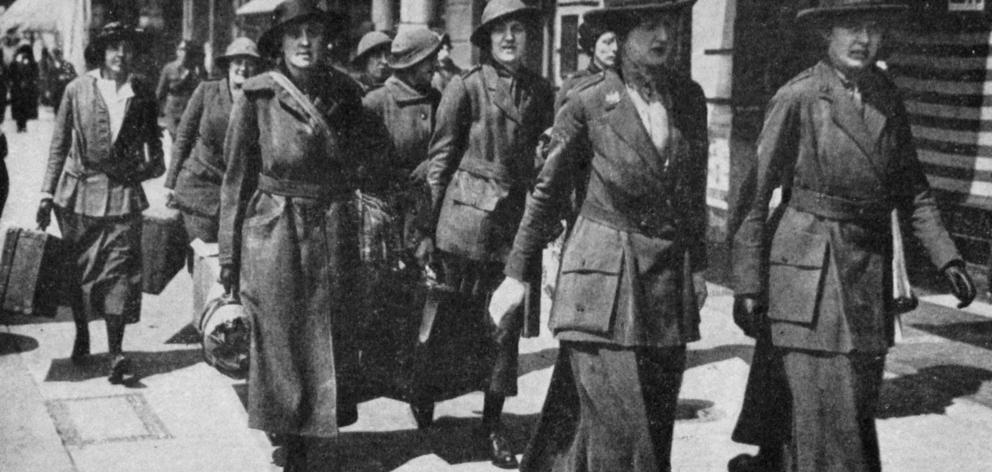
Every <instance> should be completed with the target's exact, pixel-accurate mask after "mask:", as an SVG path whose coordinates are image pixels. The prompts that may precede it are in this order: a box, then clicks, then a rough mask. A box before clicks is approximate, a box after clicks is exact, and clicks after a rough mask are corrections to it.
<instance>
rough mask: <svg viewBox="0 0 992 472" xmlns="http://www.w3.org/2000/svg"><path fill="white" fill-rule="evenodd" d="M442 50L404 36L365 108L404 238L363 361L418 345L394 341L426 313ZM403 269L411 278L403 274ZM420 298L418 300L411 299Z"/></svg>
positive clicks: (422, 407)
mask: <svg viewBox="0 0 992 472" xmlns="http://www.w3.org/2000/svg"><path fill="white" fill-rule="evenodd" d="M440 48H441V39H440V38H439V37H438V35H436V34H434V32H432V31H431V30H429V29H427V28H409V29H405V30H403V31H401V32H400V34H399V35H397V36H396V38H395V39H394V40H393V43H392V49H391V51H390V57H389V67H390V69H392V71H393V75H392V76H391V77H389V79H387V80H386V83H385V85H384V86H383V87H381V88H378V89H376V90H373V91H371V92H369V93H368V94H367V95H365V98H364V99H363V103H364V104H365V106H366V107H367V108H369V109H370V110H371V111H372V112H373V113H374V114H375V115H376V116H378V117H379V118H380V119H381V120H382V122H383V125H384V126H385V128H386V129H387V130H388V132H389V135H390V137H391V138H392V148H391V151H392V152H391V154H390V158H389V161H388V167H389V171H388V175H389V176H390V178H391V182H389V184H388V187H389V191H388V192H387V194H386V195H383V198H384V199H385V200H386V201H387V202H388V204H389V207H390V209H391V210H392V213H394V214H396V215H398V221H397V223H394V224H393V226H394V228H390V231H389V232H390V233H398V234H397V235H396V236H395V237H392V234H390V236H391V237H388V238H387V239H388V243H387V244H389V245H390V246H393V245H396V243H394V242H393V241H398V245H396V246H397V247H391V248H390V250H391V252H393V253H395V254H393V255H391V257H390V258H389V259H388V260H387V262H388V263H389V264H390V265H389V266H388V267H386V269H388V270H385V271H383V272H385V273H384V274H377V275H376V276H375V277H371V278H372V279H374V280H376V281H380V282H379V283H377V284H374V285H373V286H372V287H371V289H372V293H373V294H374V295H375V297H376V299H377V300H380V301H381V302H382V303H381V304H379V305H380V309H379V310H376V311H375V316H376V320H374V321H377V322H378V323H376V325H375V329H374V330H373V331H372V334H373V335H374V336H376V338H375V339H376V340H377V342H376V343H374V345H372V346H370V349H372V350H374V351H375V352H376V354H379V356H376V355H370V356H365V355H364V354H363V359H365V358H371V359H376V360H373V362H379V363H381V364H390V363H393V362H395V361H399V360H400V359H396V358H397V357H398V356H397V352H396V351H397V350H396V349H394V348H395V346H403V345H409V341H411V340H412V338H405V339H403V338H396V336H402V335H403V334H404V332H403V331H402V328H403V327H404V326H402V323H400V322H399V320H402V319H404V318H408V315H409V310H410V308H411V307H410V305H411V304H413V303H416V301H417V300H419V302H420V305H421V306H423V299H422V298H420V297H418V296H416V295H422V292H420V289H419V288H418V287H419V282H420V277H419V275H420V274H421V273H422V272H421V271H418V270H416V268H417V267H418V266H420V267H423V266H424V265H425V264H426V262H427V261H426V260H424V256H425V254H424V253H423V251H422V250H419V251H418V249H421V248H420V245H421V244H422V242H423V241H424V238H425V236H426V235H425V234H424V232H423V228H424V227H425V221H426V220H427V218H428V217H429V216H428V215H429V214H430V203H429V190H428V188H427V165H428V164H429V161H428V159H427V150H428V147H429V145H430V139H431V134H432V133H433V132H434V124H435V121H436V116H435V114H436V112H437V106H438V102H440V101H441V93H440V92H438V91H437V90H435V89H434V88H432V87H431V78H432V76H433V73H434V69H435V68H436V65H437V58H436V55H437V53H438V50H440ZM417 256H420V258H419V259H418V257H417ZM398 264H399V265H400V266H401V267H409V268H411V269H413V270H397V269H396V268H397V265H398ZM415 291H416V292H420V293H418V294H412V293H411V292H415ZM418 308H419V307H418ZM397 311H399V312H397ZM381 331H388V332H386V333H383V332H381ZM390 335H393V336H394V337H393V338H392V341H393V342H392V343H383V342H382V340H383V339H384V338H386V337H387V336H390ZM400 355H402V353H401V354H400ZM391 358H392V359H391ZM420 394H423V392H415V393H414V395H415V396H420ZM432 411H433V399H432V398H427V399H426V400H422V401H421V402H420V403H416V402H415V403H414V412H415V417H416V418H417V419H418V424H420V425H421V426H426V425H428V424H430V421H431V418H430V417H431V416H432V414H431V413H432Z"/></svg>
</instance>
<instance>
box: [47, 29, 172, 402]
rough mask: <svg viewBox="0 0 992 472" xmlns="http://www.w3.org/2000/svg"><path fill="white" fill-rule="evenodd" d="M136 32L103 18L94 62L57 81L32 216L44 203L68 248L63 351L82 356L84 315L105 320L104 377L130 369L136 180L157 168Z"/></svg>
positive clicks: (152, 106) (135, 302)
mask: <svg viewBox="0 0 992 472" xmlns="http://www.w3.org/2000/svg"><path fill="white" fill-rule="evenodd" d="M142 39H143V38H141V34H140V33H139V32H138V31H136V30H134V29H131V28H128V27H125V26H123V25H121V24H120V23H116V22H114V23H109V24H107V25H106V26H104V27H103V29H102V30H101V32H100V34H99V35H98V36H97V37H96V39H95V40H94V42H93V44H92V46H93V47H92V48H91V51H92V52H93V53H96V54H102V60H103V61H102V64H101V66H100V68H98V69H94V70H92V71H90V72H88V73H86V74H84V75H82V76H81V77H78V78H77V79H76V80H73V81H72V82H71V83H70V84H69V85H68V87H66V90H65V95H64V96H63V97H62V103H61V105H60V106H59V113H58V115H56V117H55V131H54V133H53V135H52V145H51V150H50V152H49V157H48V169H47V171H46V173H45V179H44V181H43V184H42V188H41V191H42V200H41V204H40V205H39V207H38V215H37V222H38V226H40V227H42V228H45V227H47V226H48V224H49V222H50V220H51V212H52V210H53V209H54V210H55V217H56V218H57V220H58V223H59V229H60V230H61V232H62V239H63V240H64V241H65V242H66V244H67V246H68V247H69V251H70V254H71V256H70V260H71V267H72V270H73V273H72V277H73V278H74V279H75V281H76V283H74V284H73V287H74V288H76V287H78V289H77V290H75V291H74V292H73V293H72V294H71V297H72V298H71V300H70V303H71V307H72V311H73V317H74V319H75V321H76V341H75V344H73V348H72V357H71V359H72V361H73V362H74V363H81V362H84V361H85V360H86V358H87V357H88V356H89V350H90V343H89V327H88V324H87V319H88V317H89V316H102V317H103V318H104V319H105V320H106V322H107V338H108V344H109V351H110V372H109V378H108V380H109V381H110V382H111V383H121V382H123V380H124V376H125V375H126V374H127V373H129V372H130V371H131V365H130V364H131V363H130V362H129V360H128V359H127V358H126V357H125V356H124V354H123V351H122V345H123V340H124V326H125V325H127V324H132V323H137V322H138V320H139V319H140V315H141V212H142V211H143V210H144V209H145V208H148V201H147V200H146V199H145V193H144V191H143V190H142V188H141V182H142V181H145V180H148V179H151V178H155V177H158V176H160V175H162V174H163V173H164V172H165V161H164V159H163V156H162V142H161V141H160V140H159V132H158V124H157V122H156V120H157V116H158V105H157V103H156V101H155V95H154V91H153V90H152V89H151V87H149V86H148V85H146V84H144V83H142V82H140V81H138V80H137V79H136V78H135V76H132V75H131V73H130V71H131V61H132V60H133V59H134V55H135V52H136V51H135V49H136V48H137V47H138V46H139V45H141V44H147V41H142Z"/></svg>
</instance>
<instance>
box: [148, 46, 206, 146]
mask: <svg viewBox="0 0 992 472" xmlns="http://www.w3.org/2000/svg"><path fill="white" fill-rule="evenodd" d="M206 77H207V74H206V71H205V69H204V66H203V48H202V47H200V45H199V44H196V43H194V42H192V41H190V40H188V39H184V40H182V41H180V42H179V44H178V45H177V46H176V60H174V61H172V62H170V63H168V64H166V65H165V66H164V67H162V72H161V75H159V79H158V87H156V89H155V97H156V98H158V101H159V105H160V106H162V113H163V114H164V116H165V127H166V129H167V130H169V136H170V137H171V138H172V139H173V140H175V139H176V128H177V127H178V126H179V120H181V119H182V117H183V111H184V110H185V109H186V104H187V103H188V102H189V99H190V97H192V96H193V91H194V90H196V87H197V85H199V84H200V82H201V81H203V80H204V79H206Z"/></svg>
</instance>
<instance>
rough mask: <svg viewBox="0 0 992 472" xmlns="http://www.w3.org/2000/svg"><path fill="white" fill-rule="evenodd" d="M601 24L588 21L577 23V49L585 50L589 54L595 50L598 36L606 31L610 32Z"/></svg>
mask: <svg viewBox="0 0 992 472" xmlns="http://www.w3.org/2000/svg"><path fill="white" fill-rule="evenodd" d="M603 26H604V25H600V24H593V23H589V22H588V21H587V22H584V23H582V24H581V25H579V34H578V43H579V49H581V50H582V51H585V52H586V53H587V54H589V55H592V54H593V53H594V52H595V50H596V41H599V37H600V36H602V35H604V34H606V33H611V32H612V31H611V30H608V29H606V28H604V27H603Z"/></svg>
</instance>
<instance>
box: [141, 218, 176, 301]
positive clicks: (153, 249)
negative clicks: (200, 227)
mask: <svg viewBox="0 0 992 472" xmlns="http://www.w3.org/2000/svg"><path fill="white" fill-rule="evenodd" d="M184 265H186V230H185V228H183V220H182V217H181V216H180V215H179V210H172V209H154V210H148V211H145V213H144V214H143V215H142V225H141V291H142V292H145V293H150V294H152V295H158V294H160V293H162V290H165V286H166V285H169V282H170V281H171V280H172V278H173V277H175V276H176V274H177V273H179V271H180V270H182V268H183V266H184Z"/></svg>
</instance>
